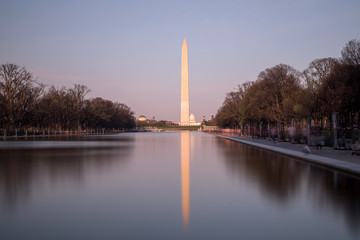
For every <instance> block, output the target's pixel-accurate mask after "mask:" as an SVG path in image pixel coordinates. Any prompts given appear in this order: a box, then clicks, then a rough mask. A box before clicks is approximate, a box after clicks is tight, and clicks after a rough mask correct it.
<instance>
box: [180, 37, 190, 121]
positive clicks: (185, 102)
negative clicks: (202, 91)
mask: <svg viewBox="0 0 360 240" xmlns="http://www.w3.org/2000/svg"><path fill="white" fill-rule="evenodd" d="M189 117H190V115H189V64H188V49H187V44H186V40H185V38H184V42H183V44H182V54H181V122H180V125H183V126H186V125H189V124H190V119H189Z"/></svg>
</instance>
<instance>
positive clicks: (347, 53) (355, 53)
mask: <svg viewBox="0 0 360 240" xmlns="http://www.w3.org/2000/svg"><path fill="white" fill-rule="evenodd" d="M341 56H342V60H343V62H344V63H345V64H349V65H355V66H358V67H360V41H357V40H356V39H353V40H351V41H349V42H348V43H347V44H346V46H345V47H344V48H343V50H342V51H341Z"/></svg>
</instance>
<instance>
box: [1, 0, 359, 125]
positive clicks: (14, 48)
mask: <svg viewBox="0 0 360 240" xmlns="http://www.w3.org/2000/svg"><path fill="white" fill-rule="evenodd" d="M359 24H360V1H358V0H356V1H355V0H344V1H335V0H313V1H308V0H303V1H281V0H273V1H265V0H262V1H257V0H251V1H229V0H228V1H227V0H223V1H186V0H184V1H170V0H169V1H136V0H133V1H85V0H73V1H66V0H63V1H35V0H27V1H25V0H24V1H21V0H17V1H16V0H12V1H7V0H5V1H4V0H2V1H1V8H0V64H4V63H16V64H18V65H20V66H25V67H26V68H27V69H28V70H29V71H30V72H32V73H33V74H34V76H36V77H37V78H38V80H39V81H40V82H43V83H45V84H47V85H55V86H58V87H61V86H65V87H72V85H73V84H75V83H78V84H83V85H86V86H88V87H89V88H90V89H91V93H90V94H89V95H88V97H97V96H99V97H102V98H105V99H110V100H112V101H118V102H121V103H125V104H127V105H128V106H130V107H131V109H132V110H133V111H135V113H136V116H137V117H138V116H139V115H142V114H144V115H145V116H147V117H148V118H151V117H152V116H155V117H156V119H157V120H161V119H165V120H172V121H179V120H180V64H181V59H180V58H181V44H182V41H183V39H184V38H186V41H187V43H188V49H189V53H188V54H189V81H190V82H189V85H190V110H191V111H192V112H194V114H195V116H196V118H197V119H198V120H200V117H201V116H202V115H205V116H206V118H207V119H209V118H210V115H211V114H216V111H217V109H218V108H219V107H220V106H221V104H222V102H223V100H224V97H225V94H226V92H229V91H231V90H233V89H234V88H235V87H236V86H237V85H238V84H241V83H243V82H246V81H254V80H256V79H257V75H258V74H259V73H260V72H261V71H263V70H265V69H266V68H269V67H273V66H275V65H277V64H280V63H284V64H289V65H291V66H292V67H294V68H296V69H298V70H300V71H302V70H304V69H305V68H306V67H307V66H308V64H309V63H310V62H311V61H312V60H314V59H316V58H323V57H340V54H341V49H342V48H343V47H344V46H345V44H346V43H347V42H348V41H350V40H352V39H355V38H356V39H360V27H359Z"/></svg>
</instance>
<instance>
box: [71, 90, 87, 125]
mask: <svg viewBox="0 0 360 240" xmlns="http://www.w3.org/2000/svg"><path fill="white" fill-rule="evenodd" d="M89 92H90V89H89V88H88V87H87V86H85V85H80V84H75V85H74V88H73V89H70V93H71V95H72V98H73V102H74V108H75V114H76V117H77V125H78V126H77V127H78V130H79V131H80V130H81V126H80V119H81V114H82V112H83V109H84V107H85V96H86V94H88V93H89Z"/></svg>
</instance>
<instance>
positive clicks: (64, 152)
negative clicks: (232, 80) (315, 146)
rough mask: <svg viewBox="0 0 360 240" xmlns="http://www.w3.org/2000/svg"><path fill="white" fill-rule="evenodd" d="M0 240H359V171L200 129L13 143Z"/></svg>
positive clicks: (0, 194)
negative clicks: (335, 167) (316, 162)
mask: <svg viewBox="0 0 360 240" xmlns="http://www.w3.org/2000/svg"><path fill="white" fill-rule="evenodd" d="M0 239H360V179H359V178H356V177H353V176H350V175H347V174H343V173H341V172H336V171H333V170H329V169H325V168H322V167H318V166H315V165H311V164H309V163H306V162H302V161H300V160H297V159H293V158H289V157H286V156H282V155H279V154H275V153H272V152H268V151H264V150H260V149H257V148H254V147H250V146H247V145H243V144H240V143H236V142H232V141H229V140H226V139H222V138H217V137H215V136H212V135H209V134H205V133H200V132H186V131H183V132H162V133H123V134H119V135H111V136H87V137H67V138H60V137H48V138H47V137H45V138H37V139H31V138H29V139H28V140H26V141H24V140H20V139H19V140H17V141H15V140H6V141H0Z"/></svg>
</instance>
